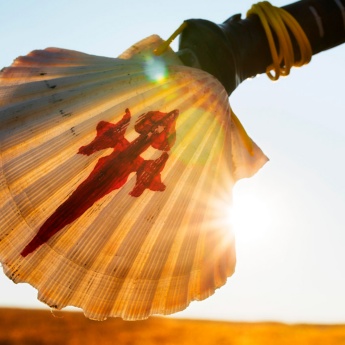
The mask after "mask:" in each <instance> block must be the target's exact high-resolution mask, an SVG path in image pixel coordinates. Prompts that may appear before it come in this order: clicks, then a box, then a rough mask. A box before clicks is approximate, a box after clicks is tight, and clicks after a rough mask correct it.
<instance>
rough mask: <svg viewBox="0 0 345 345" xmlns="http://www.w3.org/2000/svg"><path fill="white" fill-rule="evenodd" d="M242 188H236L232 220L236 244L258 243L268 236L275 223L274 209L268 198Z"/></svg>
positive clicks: (230, 220)
mask: <svg viewBox="0 0 345 345" xmlns="http://www.w3.org/2000/svg"><path fill="white" fill-rule="evenodd" d="M241 187H242V186H235V188H234V190H233V203H232V206H231V219H229V222H230V223H231V224H232V227H233V231H234V233H235V236H236V242H237V243H239V242H243V243H248V242H257V241H259V240H264V239H265V237H266V236H267V235H268V232H269V229H270V227H271V225H272V222H273V209H272V208H273V207H272V205H270V202H269V200H268V199H267V198H265V197H263V196H262V195H260V193H258V194H255V191H250V190H249V189H246V188H241Z"/></svg>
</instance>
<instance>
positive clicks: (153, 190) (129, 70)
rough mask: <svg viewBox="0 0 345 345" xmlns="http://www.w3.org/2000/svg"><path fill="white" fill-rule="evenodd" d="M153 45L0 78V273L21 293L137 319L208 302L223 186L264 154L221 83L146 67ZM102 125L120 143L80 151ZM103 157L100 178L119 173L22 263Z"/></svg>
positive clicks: (42, 61) (22, 62)
mask: <svg viewBox="0 0 345 345" xmlns="http://www.w3.org/2000/svg"><path fill="white" fill-rule="evenodd" d="M160 42H161V40H160V39H159V38H158V37H157V36H152V37H149V38H147V39H145V40H143V41H142V42H139V43H138V44H136V45H134V46H133V47H132V48H131V49H129V50H128V51H127V52H125V53H124V54H123V55H122V56H121V57H120V58H105V57H99V56H93V55H87V54H83V53H79V52H76V51H70V50H64V49H57V48H48V49H46V50H38V51H33V52H32V53H30V54H28V55H27V56H24V57H19V58H18V59H17V60H15V61H14V63H13V65H12V66H11V67H8V68H6V69H4V70H3V71H2V72H1V74H0V76H1V77H0V212H1V224H0V259H1V262H2V264H3V268H4V271H5V273H6V274H7V276H8V277H10V278H11V279H12V280H13V281H14V282H16V283H18V282H28V283H30V284H31V285H32V286H34V287H35V288H37V290H38V298H39V299H40V300H41V301H43V302H45V303H47V304H48V305H49V306H52V307H54V308H58V309H60V308H63V307H65V306H68V305H72V306H77V307H81V308H82V309H83V310H84V313H85V315H86V316H87V317H89V318H92V319H97V320H103V319H105V318H107V317H108V316H120V317H122V318H124V319H128V320H134V319H144V318H147V317H148V316H149V315H152V314H170V313H174V312H176V311H179V310H182V309H184V308H186V306H188V304H189V303H190V302H191V301H193V300H201V299H204V298H206V297H208V296H210V295H211V294H213V293H214V291H215V289H216V288H218V287H220V286H222V285H223V284H224V283H225V281H226V279H227V277H228V276H230V275H231V274H232V273H233V271H234V266H235V250H234V239H233V235H232V233H231V226H230V223H229V214H230V213H231V209H230V205H231V189H232V186H233V183H234V182H235V180H237V179H238V178H242V177H248V176H251V175H252V174H253V173H255V172H256V171H257V170H258V169H259V168H260V167H261V166H262V165H263V164H264V163H265V161H266V157H265V156H264V155H263V153H262V152H261V150H260V149H259V148H258V147H257V146H256V145H255V144H254V143H252V142H251V143H252V149H251V150H248V145H246V142H248V140H250V139H249V138H247V137H246V134H245V132H243V131H241V130H239V128H238V120H237V122H236V123H233V122H232V120H231V116H232V114H231V109H230V106H229V103H228V97H227V94H226V92H225V90H224V89H223V87H222V86H221V85H220V83H219V82H218V81H217V80H216V79H215V78H213V77H212V76H210V75H209V74H207V73H205V72H203V71H200V70H197V69H192V68H188V67H185V66H183V65H181V64H180V63H179V61H178V59H177V58H176V57H175V55H174V54H173V53H172V52H167V53H165V55H163V56H162V57H156V56H155V55H154V54H152V53H151V52H152V50H153V48H154V47H156V46H157V45H158V44H159V43H160ZM150 112H152V113H150ZM147 114H154V116H153V117H152V118H151V120H150V121H151V122H147V121H149V120H147V121H146V120H145V119H146V117H145V116H147ZM161 114H170V115H169V116H168V115H167V116H168V117H164V118H163V120H161V119H162V116H163V115H161ZM144 120H145V121H146V122H145V121H144ZM121 121H122V122H121ZM159 121H163V122H159ZM164 121H165V122H164ZM158 122H159V123H158ZM123 123H125V124H124V125H122V124H123ZM147 123H151V125H152V123H153V125H152V126H154V127H152V128H153V129H152V128H151V127H150V128H151V129H150V130H146V129H145V128H146V127H145V126H146V125H147ZM116 124H117V127H115V125H116ZM120 124H121V126H122V127H121V126H120ZM138 124H142V127H140V126H139V125H138ZM104 126H105V127H104ZM107 126H108V127H107ZM103 128H110V129H109V131H108V132H104V133H112V134H113V135H116V136H118V138H120V139H119V142H116V144H114V145H115V146H111V145H108V146H107V145H103V146H102V147H101V149H97V148H98V147H96V146H92V145H91V146H90V145H89V148H90V147H91V149H92V148H93V150H91V151H89V152H86V150H87V149H86V148H85V147H87V145H88V144H90V143H92V142H93V140H94V139H95V137H96V135H98V134H100V133H101V131H102V130H103ZM112 128H113V132H111V130H112ZM114 128H116V130H115V129H114ZM119 128H120V129H119ZM140 128H144V129H140ZM102 133H103V132H102ZM104 133H103V134H104ZM166 133H168V134H169V135H168V136H167V137H165V136H164V135H165V134H166ZM100 135H101V134H100ZM100 138H101V139H102V138H103V139H102V140H104V141H103V143H106V139H104V138H105V136H103V137H100ZM152 138H156V139H154V140H156V141H155V142H156V144H151V145H149V144H147V145H146V144H142V146H140V145H141V144H140V143H142V142H144V143H147V142H150V140H151V139H152ZM107 140H108V139H107ZM109 140H110V141H111V140H114V138H112V139H109ZM167 143H168V144H167ZM139 144H140V145H139ZM135 145H136V146H135ZM145 145H146V146H145ZM164 145H165V146H164ZM138 147H140V150H139V149H138ZM83 150H84V151H83ZM126 150H128V155H132V156H133V157H134V158H133V160H134V161H135V162H137V165H135V164H134V163H133V162H132V161H128V159H127V158H126V157H128V155H127V151H126ZM138 150H139V151H140V152H139V151H138ZM114 152H117V154H116V155H115V156H116V159H117V160H115V161H114V162H117V163H116V164H115V163H114V166H112V165H110V168H109V169H108V170H111V171H113V170H114V171H115V170H116V169H117V170H116V171H118V170H119V171H120V170H121V169H122V168H121V164H122V163H123V164H127V166H129V167H131V168H128V169H129V170H128V173H123V171H122V170H121V171H122V172H121V171H120V172H121V174H122V175H121V178H118V179H117V180H116V178H113V180H112V182H111V183H113V187H112V188H111V190H107V192H105V193H103V195H102V196H101V197H98V199H97V198H95V200H94V201H93V203H91V206H90V205H89V207H86V210H83V212H81V213H80V214H78V216H76V217H74V218H73V220H72V221H71V222H70V223H68V222H67V221H66V223H67V224H66V225H65V226H63V227H62V228H61V229H59V230H58V231H57V232H56V233H55V234H53V235H52V236H50V237H49V238H48V239H47V238H45V239H43V241H42V242H43V243H40V245H38V246H37V247H35V248H33V249H31V252H30V253H29V254H27V255H22V254H23V251H24V248H26V247H27V246H28V244H29V243H30V242H31V241H32V240H33V239H34V238H35V235H36V234H37V233H38V231H39V229H41V228H42V227H43V224H44V223H45V222H46V221H47V219H49V217H51V216H52V215H53V214H54V212H57V210H58V209H61V205H70V206H68V207H69V208H68V207H67V206H66V207H65V208H64V210H63V211H61V212H60V211H59V212H60V213H61V214H60V215H59V217H58V218H64V217H65V218H66V219H67V218H68V217H69V216H70V215H69V213H73V210H72V209H73V207H75V208H79V207H81V206H80V205H82V204H84V200H83V199H88V198H89V197H91V196H92V195H93V194H94V192H95V190H97V189H98V187H97V186H98V185H97V183H98V182H92V181H91V182H92V183H96V184H95V186H96V187H95V188H94V189H93V188H91V187H92V183H91V184H90V185H89V187H87V188H89V190H87V193H86V194H85V193H84V192H85V191H84V192H83V193H84V194H81V196H80V197H79V199H78V202H80V204H78V203H76V202H75V203H74V204H73V203H72V202H71V201H70V204H68V200H69V199H70V200H72V199H73V197H72V195H73V192H75V191H76V190H77V189H78V186H80V185H81V184H83V181H86V180H88V177H89V176H90V174H92V173H93V172H95V171H96V170H97V167H98V166H99V165H102V164H103V162H105V161H106V159H107V157H110V156H111V155H112V154H113V155H114ZM81 153H84V154H81ZM86 153H87V154H86ZM126 155H127V156H126ZM126 159H127V160H126ZM163 160H164V162H163ZM119 162H120V163H119ZM145 162H146V163H145ZM147 162H149V163H147ZM161 162H163V163H161ZM133 164H134V165H135V167H133V166H134V165H133ZM145 164H146V165H145ZM149 164H151V166H154V168H155V169H156V170H155V173H154V174H155V175H154V176H153V175H147V172H146V170H145V169H146V167H148V166H150V165H149ZM152 164H153V165H152ZM159 164H160V165H159ZM119 166H120V167H119ZM139 166H140V167H139ZM143 167H144V168H143ZM126 171H127V170H126ZM120 172H119V174H120ZM96 173H98V175H97V178H96V179H95V180H93V181H99V180H101V179H102V178H103V177H102V176H103V175H102V174H103V172H99V171H98V172H97V171H96ZM96 173H95V174H96ZM145 174H146V175H145ZM145 176H146V177H145ZM150 178H151V180H150ZM114 179H115V180H116V181H117V182H116V183H117V184H116V183H115V182H114V181H115V180H114ZM145 179H146V180H145ZM148 180H150V181H151V182H147V181H148ZM138 181H139V182H140V183H141V184H140V183H139V182H138ZM145 181H146V182H145ZM145 183H146V185H145ZM138 184H139V187H138V186H137V185H138ZM143 185H145V187H143V188H142V189H140V188H141V187H142V186H143ZM90 186H91V187H90ZM140 186H141V187H140ZM102 188H103V187H102ZM74 194H76V193H74ZM71 205H72V206H73V207H72V206H71ZM59 207H60V208H59ZM230 216H231V214H230ZM48 231H50V230H49V229H48Z"/></svg>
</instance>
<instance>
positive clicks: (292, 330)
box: [0, 309, 345, 345]
mask: <svg viewBox="0 0 345 345" xmlns="http://www.w3.org/2000/svg"><path fill="white" fill-rule="evenodd" d="M54 314H55V313H54ZM10 344H29V345H34V344H35V345H36V344H38V345H40V344H49V345H51V344H52V345H54V344H59V345H62V344H66V345H79V344H83V345H88V344H97V345H104V344H105V345H106V344H117V345H139V344H140V345H153V344H159V345H167V344H178V345H185V344H186V345H187V344H198V345H206V344H207V345H210V344H217V345H276V344H277V345H285V344H286V345H299V344H303V345H306V344H310V345H345V325H334V326H322V325H291V326H290V325H285V324H279V323H230V322H216V321H199V320H180V319H171V318H151V319H149V320H146V321H138V322H124V321H122V320H120V319H109V320H107V321H104V322H97V321H90V320H87V319H85V318H84V316H83V315H82V314H81V313H77V312H58V313H56V315H55V316H54V315H53V314H52V313H51V312H49V311H47V310H20V309H0V345H10Z"/></svg>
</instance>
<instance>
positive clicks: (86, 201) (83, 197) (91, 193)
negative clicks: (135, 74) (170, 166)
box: [21, 109, 179, 257]
mask: <svg viewBox="0 0 345 345" xmlns="http://www.w3.org/2000/svg"><path fill="white" fill-rule="evenodd" d="M178 115H179V112H178V110H173V111H171V112H169V113H161V112H159V111H149V112H148V113H145V114H142V115H141V116H140V117H139V119H138V121H137V123H136V124H135V127H134V128H135V130H136V132H137V133H139V134H140V135H139V136H138V137H137V138H136V139H134V140H133V141H132V142H129V141H128V140H127V139H126V138H125V137H124V135H125V132H126V129H127V127H128V125H129V123H130V120H131V114H130V112H129V110H128V109H126V113H125V115H124V116H123V117H122V119H121V120H120V121H119V122H117V123H115V124H112V123H110V122H106V121H101V122H99V124H98V125H97V135H96V138H95V139H94V140H93V141H92V142H91V143H90V144H88V145H86V146H82V147H80V149H79V152H78V153H79V154H83V155H87V156H89V155H91V154H92V153H94V152H96V151H100V150H103V149H106V148H113V149H114V150H113V152H112V153H111V154H110V155H108V156H105V157H102V158H100V159H99V160H98V162H97V164H96V166H95V167H94V169H93V171H92V172H91V174H90V175H89V176H88V177H87V178H86V180H85V181H83V182H82V183H81V184H80V185H79V186H78V187H77V189H76V190H75V191H74V192H73V193H72V194H71V196H70V197H69V198H68V199H67V200H66V201H65V202H64V203H63V204H61V205H60V206H59V207H58V208H57V209H56V210H55V212H54V213H53V214H52V215H51V216H50V217H49V218H48V219H47V220H46V221H45V222H44V224H43V225H42V226H41V228H40V229H39V231H38V233H37V234H36V235H35V237H34V238H33V239H32V240H31V242H30V243H29V244H28V245H27V246H26V247H25V248H24V249H23V251H22V252H21V255H22V256H24V257H25V256H27V255H28V254H30V253H32V252H33V251H34V250H36V249H37V248H38V247H40V246H41V245H42V244H43V243H46V242H47V241H48V240H49V239H50V238H51V237H52V236H53V235H55V234H56V233H57V232H59V231H60V230H62V229H63V228H64V227H65V226H66V225H68V224H70V223H72V222H73V221H75V220H76V219H78V218H79V217H80V216H81V215H82V214H84V212H86V211H87V210H88V209H89V208H90V207H91V206H92V205H93V204H94V203H95V202H96V201H97V200H99V199H101V198H103V197H104V196H105V195H107V194H109V193H110V192H112V191H113V190H115V189H119V188H121V187H122V186H123V185H124V184H125V183H126V182H127V179H128V176H129V175H130V174H131V173H132V172H136V183H135V186H134V188H133V190H132V191H131V192H130V195H131V196H133V197H139V196H140V195H141V194H142V193H143V192H144V190H145V189H149V190H152V191H164V190H165V185H164V184H163V183H162V181H161V171H162V170H163V169H164V166H165V163H166V161H167V160H168V158H169V155H168V153H167V152H166V151H169V150H170V148H171V147H172V146H173V145H174V143H175V138H176V131H175V123H176V120H177V117H178ZM149 146H152V147H153V148H155V149H157V150H161V151H163V153H162V154H161V156H160V157H159V158H157V159H155V160H144V159H143V158H142V157H140V155H141V154H142V153H143V152H144V151H146V150H147V149H148V148H149Z"/></svg>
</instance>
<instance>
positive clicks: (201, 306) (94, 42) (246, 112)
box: [0, 0, 345, 323]
mask: <svg viewBox="0 0 345 345" xmlns="http://www.w3.org/2000/svg"><path fill="white" fill-rule="evenodd" d="M252 3H253V2H252V1H251V0H212V1H209V0H204V1H200V0H174V1H155V0H146V1H145V0H126V1H121V2H120V1H117V0H97V1H94V0H92V1H91V0H59V1H46V0H12V1H4V0H1V1H0V23H1V24H0V43H1V49H0V68H1V67H3V66H8V65H10V64H11V62H12V60H13V59H14V58H16V57H17V56H19V55H25V54H27V53H28V52H30V51H31V50H33V49H38V48H46V47H49V46H55V47H61V48H68V49H74V50H79V51H82V52H86V53H91V54H95V55H104V56H110V57H116V56H117V55H119V54H120V53H121V52H122V51H123V50H125V49H126V48H128V47H129V46H130V45H132V44H133V43H135V42H136V41H139V40H140V39H142V38H144V37H146V36H149V35H151V34H153V33H156V34H159V35H160V36H161V37H162V38H167V37H168V36H169V35H170V34H171V33H172V32H173V31H174V30H175V29H176V28H177V27H178V26H179V25H180V24H181V23H182V22H183V20H184V19H189V18H204V19H208V20H211V21H214V22H216V23H221V22H222V21H224V20H225V19H227V17H229V16H231V15H233V14H235V13H242V14H243V15H244V14H245V13H246V11H247V10H248V9H249V8H250V6H251V4H252ZM288 3H290V1H283V0H280V1H278V0H276V1H272V4H274V5H276V6H283V5H286V4H288ZM176 47H177V44H176V43H174V44H173V48H175V49H176ZM344 61H345V45H343V46H341V47H337V48H334V49H332V50H330V51H327V52H323V53H321V54H318V55H316V56H314V57H313V59H312V61H311V63H310V64H309V65H307V66H305V67H302V68H300V69H293V70H292V72H291V75H290V76H288V77H286V78H283V79H280V80H279V81H278V82H271V81H270V80H269V79H268V78H267V77H266V76H265V75H262V76H260V77H258V78H255V79H253V80H248V81H245V82H244V83H242V85H240V87H239V88H238V89H237V90H236V91H235V92H234V93H233V94H232V95H231V97H230V103H231V106H232V108H233V109H234V111H235V113H236V114H237V115H238V117H239V118H240V120H241V121H242V123H243V125H244V126H245V128H246V130H247V131H248V133H249V134H250V135H251V137H252V138H253V139H254V140H255V141H256V143H257V144H258V145H259V146H260V147H261V148H262V149H263V151H264V152H265V153H266V154H267V156H268V157H269V158H270V162H269V163H268V164H267V165H266V166H265V167H264V168H263V169H262V170H261V171H260V172H259V173H258V174H257V175H256V176H255V177H254V178H252V179H247V180H242V181H240V182H239V183H238V185H237V186H236V188H235V194H234V202H235V208H236V212H237V217H236V220H235V226H236V229H235V231H236V237H237V256H238V264H237V270H236V273H235V275H234V276H233V277H232V278H230V279H229V281H228V283H227V284H226V285H225V286H224V287H222V288H221V289H219V290H217V292H216V293H215V295H214V296H212V297H211V298H209V299H208V300H206V301H202V302H193V303H192V304H191V305H190V307H189V308H188V309H187V310H186V311H184V312H181V313H178V314H176V315H177V316H178V317H188V318H189V317H190V318H213V319H226V320H244V321H262V320H270V321H283V322H293V323H295V322H317V323H345V272H344V264H345V250H344V248H345V182H344V175H345V164H344V158H345V97H344V96H345V95H344V85H343V82H342V79H343V78H345V69H344ZM0 305H2V306H16V307H42V306H44V305H43V304H41V303H40V302H38V301H37V300H36V291H35V290H34V289H32V288H30V287H28V286H27V285H26V284H20V285H14V284H13V283H12V282H11V281H10V280H9V279H7V278H6V277H5V276H4V274H3V273H2V272H1V274H0Z"/></svg>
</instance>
